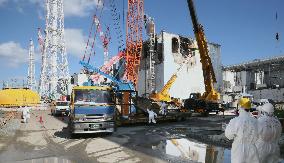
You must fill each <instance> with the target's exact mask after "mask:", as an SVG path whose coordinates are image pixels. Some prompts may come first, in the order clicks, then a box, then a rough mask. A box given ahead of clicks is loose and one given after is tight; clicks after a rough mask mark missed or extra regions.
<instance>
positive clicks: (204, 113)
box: [201, 112, 209, 117]
mask: <svg viewBox="0 0 284 163" xmlns="http://www.w3.org/2000/svg"><path fill="white" fill-rule="evenodd" d="M201 115H202V116H203V117H208V116H209V112H203V113H201Z"/></svg>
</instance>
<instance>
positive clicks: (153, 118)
mask: <svg viewBox="0 0 284 163" xmlns="http://www.w3.org/2000/svg"><path fill="white" fill-rule="evenodd" d="M147 112H148V114H149V123H151V122H153V123H156V120H155V117H157V114H156V113H155V112H153V110H149V109H147Z"/></svg>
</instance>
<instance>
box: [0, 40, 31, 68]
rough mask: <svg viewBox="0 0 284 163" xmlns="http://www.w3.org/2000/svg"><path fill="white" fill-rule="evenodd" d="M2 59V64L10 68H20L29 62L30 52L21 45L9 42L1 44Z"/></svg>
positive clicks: (0, 53) (0, 56)
mask: <svg viewBox="0 0 284 163" xmlns="http://www.w3.org/2000/svg"><path fill="white" fill-rule="evenodd" d="M0 58H1V62H2V64H6V65H8V66H9V67H18V66H19V65H20V64H22V63H27V62H28V50H27V49H24V48H22V47H21V45H20V44H19V43H16V42H14V41H9V42H6V43H2V44H0Z"/></svg>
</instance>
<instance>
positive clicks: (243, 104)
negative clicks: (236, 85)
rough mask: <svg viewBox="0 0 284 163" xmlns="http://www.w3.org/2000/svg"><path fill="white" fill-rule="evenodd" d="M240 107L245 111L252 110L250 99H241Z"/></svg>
mask: <svg viewBox="0 0 284 163" xmlns="http://www.w3.org/2000/svg"><path fill="white" fill-rule="evenodd" d="M239 106H240V107H241V108H244V109H250V108H251V102H250V100H249V99H248V98H243V97H242V98H241V99H240V100H239Z"/></svg>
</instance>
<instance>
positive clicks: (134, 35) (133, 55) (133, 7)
mask: <svg viewBox="0 0 284 163" xmlns="http://www.w3.org/2000/svg"><path fill="white" fill-rule="evenodd" d="M143 17H144V0H128V12H127V25H126V56H125V59H126V65H125V74H124V79H126V80H127V81H130V82H132V83H133V84H134V85H135V87H136V86H137V81H138V69H139V65H140V57H141V52H142V44H143V40H142V30H143V25H144V24H143Z"/></svg>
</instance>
